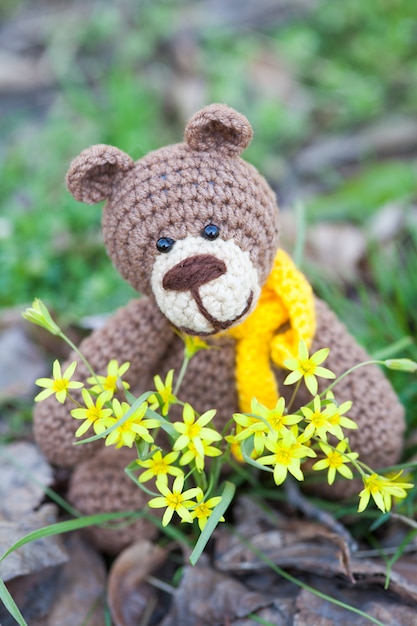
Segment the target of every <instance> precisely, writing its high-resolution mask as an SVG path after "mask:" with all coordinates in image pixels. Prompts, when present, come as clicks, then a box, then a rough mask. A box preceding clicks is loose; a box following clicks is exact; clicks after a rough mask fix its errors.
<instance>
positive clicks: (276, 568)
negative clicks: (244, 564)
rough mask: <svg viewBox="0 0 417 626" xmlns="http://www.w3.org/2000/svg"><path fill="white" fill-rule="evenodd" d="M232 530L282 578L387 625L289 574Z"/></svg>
mask: <svg viewBox="0 0 417 626" xmlns="http://www.w3.org/2000/svg"><path fill="white" fill-rule="evenodd" d="M231 532H232V533H233V534H234V535H236V536H237V537H239V539H240V541H241V542H242V543H243V544H244V545H245V546H247V547H248V548H249V549H250V550H252V552H253V553H254V554H256V556H257V557H259V559H261V561H263V562H264V563H265V564H266V565H268V567H270V568H271V569H272V570H273V571H274V572H275V573H276V574H278V575H279V576H282V578H285V580H288V581H289V582H292V583H294V584H295V585H297V586H298V587H301V588H302V589H305V590H306V591H309V592H310V593H312V594H314V595H315V596H317V597H318V598H322V599H323V600H327V602H331V603H332V604H335V605H337V606H340V607H341V608H343V609H346V610H347V611H350V612H351V613H355V614H356V615H360V616H361V617H364V618H366V619H368V620H369V621H370V622H372V623H373V624H377V625H378V626H385V625H384V624H383V623H382V622H380V621H379V620H378V619H376V618H375V617H372V615H368V613H365V612H364V611H361V610H360V609H357V608H356V607H355V606H350V605H349V604H346V603H345V602H342V601H341V600H337V599H336V598H332V597H331V596H328V595H327V594H326V593H323V592H322V591H319V590H318V589H315V588H314V587H311V586H310V585H308V584H307V583H305V582H303V581H301V580H298V579H297V578H295V576H291V574H288V572H286V571H285V570H283V569H281V568H280V567H279V566H278V565H276V564H275V563H274V562H273V561H271V559H269V558H268V557H267V556H266V555H265V554H264V553H263V552H261V550H259V549H258V548H257V547H256V546H254V545H253V544H252V543H251V542H250V541H248V540H247V539H246V538H245V537H243V536H242V535H241V534H240V533H238V532H237V531H233V529H232V530H231Z"/></svg>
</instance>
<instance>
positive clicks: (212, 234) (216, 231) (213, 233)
mask: <svg viewBox="0 0 417 626" xmlns="http://www.w3.org/2000/svg"><path fill="white" fill-rule="evenodd" d="M219 235H220V228H219V227H218V226H216V225H215V224H207V226H205V227H204V229H203V232H202V233H201V236H202V237H204V239H209V240H210V241H214V240H215V239H217V237H218V236H219Z"/></svg>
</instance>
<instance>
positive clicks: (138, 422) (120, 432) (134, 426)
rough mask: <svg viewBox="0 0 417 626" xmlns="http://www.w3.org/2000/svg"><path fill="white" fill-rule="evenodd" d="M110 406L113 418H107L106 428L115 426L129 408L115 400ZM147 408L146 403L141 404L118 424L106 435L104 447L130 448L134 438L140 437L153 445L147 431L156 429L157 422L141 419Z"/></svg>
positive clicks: (125, 403) (127, 405)
mask: <svg viewBox="0 0 417 626" xmlns="http://www.w3.org/2000/svg"><path fill="white" fill-rule="evenodd" d="M112 406H113V413H114V415H115V417H108V418H107V420H106V427H107V428H110V427H111V426H114V425H115V424H117V422H118V421H119V420H121V419H122V418H123V416H124V415H126V413H127V412H128V411H129V410H130V408H131V407H130V405H129V404H128V403H127V402H122V403H120V402H119V401H118V400H117V399H114V400H113V403H112ZM147 408H148V404H147V402H142V404H141V405H140V406H139V407H138V408H137V409H136V410H135V412H134V413H133V414H132V415H131V416H130V417H128V418H127V419H126V420H125V421H124V422H121V423H120V424H118V425H117V426H116V427H115V429H114V430H112V432H111V433H109V434H108V435H107V437H106V446H111V445H115V446H116V448H121V447H122V446H128V447H129V448H131V447H132V446H133V443H134V441H135V439H136V437H140V438H141V439H143V440H144V441H147V442H148V443H153V437H152V436H151V435H150V434H149V429H150V428H158V426H159V421H158V420H156V419H143V418H144V417H145V415H146V411H147Z"/></svg>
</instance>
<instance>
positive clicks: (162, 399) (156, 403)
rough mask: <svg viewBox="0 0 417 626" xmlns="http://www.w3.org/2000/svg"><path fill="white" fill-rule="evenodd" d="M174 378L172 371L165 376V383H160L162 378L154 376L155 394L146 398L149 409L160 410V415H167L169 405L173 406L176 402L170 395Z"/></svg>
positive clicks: (171, 394) (172, 395)
mask: <svg viewBox="0 0 417 626" xmlns="http://www.w3.org/2000/svg"><path fill="white" fill-rule="evenodd" d="M173 378H174V370H169V372H168V374H167V375H166V378H165V382H164V383H163V382H162V378H161V377H160V376H159V375H158V376H154V379H153V381H154V384H155V389H156V394H152V395H151V396H149V398H148V402H149V404H150V405H151V409H154V410H155V409H157V408H160V409H161V413H162V415H164V416H165V415H167V413H168V411H169V407H170V406H171V404H175V403H176V402H177V398H176V397H175V396H174V394H173V393H172V381H173Z"/></svg>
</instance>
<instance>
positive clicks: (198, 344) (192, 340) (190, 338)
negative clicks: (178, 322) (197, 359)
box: [181, 333, 210, 359]
mask: <svg viewBox="0 0 417 626" xmlns="http://www.w3.org/2000/svg"><path fill="white" fill-rule="evenodd" d="M181 338H182V340H183V341H184V356H185V358H186V359H191V358H192V357H193V356H194V355H195V354H197V352H200V350H209V349H210V346H209V345H208V344H207V343H206V342H205V341H204V340H203V339H201V337H197V336H195V335H184V334H182V333H181Z"/></svg>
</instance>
